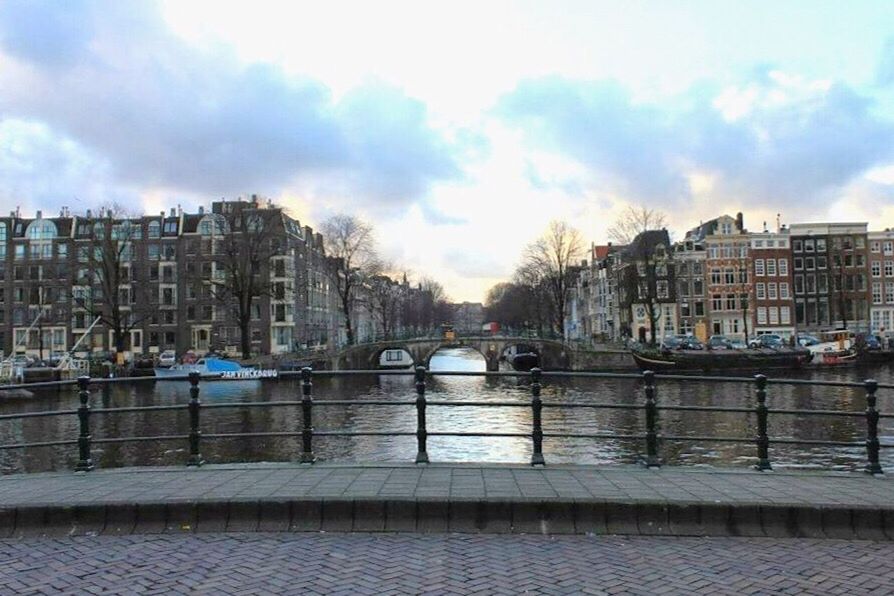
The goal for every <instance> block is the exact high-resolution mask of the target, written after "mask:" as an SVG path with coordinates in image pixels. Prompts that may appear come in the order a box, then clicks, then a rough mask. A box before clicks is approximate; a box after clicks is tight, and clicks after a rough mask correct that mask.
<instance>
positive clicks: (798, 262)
mask: <svg viewBox="0 0 894 596" xmlns="http://www.w3.org/2000/svg"><path fill="white" fill-rule="evenodd" d="M803 269H804V259H803V258H801V257H795V271H801V270H803Z"/></svg>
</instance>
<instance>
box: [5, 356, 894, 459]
mask: <svg viewBox="0 0 894 596" xmlns="http://www.w3.org/2000/svg"><path fill="white" fill-rule="evenodd" d="M431 367H432V370H484V361H483V360H481V357H480V356H479V355H477V354H475V353H468V352H464V351H463V350H445V351H442V352H439V353H438V354H437V355H436V356H435V357H434V358H433V359H432V363H431ZM867 376H871V377H874V378H876V379H877V380H878V381H879V382H882V383H894V371H892V370H891V368H877V369H873V370H868V371H866V370H856V369H838V370H829V371H811V372H807V373H801V374H800V375H799V377H798V378H806V379H813V380H838V381H860V380H862V379H863V378H865V377H867ZM300 393H301V387H300V381H299V380H298V379H289V380H280V381H265V382H261V381H233V382H213V383H203V384H202V391H201V399H202V403H203V404H205V405H207V404H215V403H225V402H240V401H247V402H273V401H289V400H298V399H300ZM427 397H428V399H430V400H437V399H443V400H476V401H510V400H519V401H523V402H527V401H529V400H530V383H529V381H528V379H513V378H508V377H507V378H481V377H441V378H434V379H429V381H428V389H427ZM878 397H879V400H878V401H879V410H881V411H882V412H883V413H891V412H894V391H891V390H879V392H878ZM314 398H315V399H319V400H323V399H344V400H354V399H383V400H412V399H414V398H415V390H414V385H413V379H412V377H387V376H377V377H373V376H370V377H351V378H340V379H325V378H319V379H315V381H314ZM542 398H543V400H544V401H547V402H587V401H590V402H608V403H623V404H632V403H642V401H643V395H642V387H641V383H640V382H639V381H635V380H627V379H622V380H611V379H558V378H557V379H553V378H547V379H544V383H543V391H542ZM658 400H659V403H660V404H663V405H698V406H708V405H726V406H746V407H752V406H753V405H754V397H753V387H750V386H745V385H734V384H709V383H696V382H691V381H687V382H674V381H659V384H658ZM188 401H189V389H188V386H187V385H186V383H181V382H170V381H169V382H159V383H151V382H150V383H145V382H144V383H140V384H134V385H123V384H121V385H114V386H105V387H102V388H97V389H96V390H95V391H93V393H92V397H91V405H92V406H93V407H94V408H99V407H126V406H150V405H164V404H185V403H187V402H188ZM77 405H78V400H77V393H76V392H75V391H70V390H64V391H42V392H37V393H36V394H35V396H34V397H33V398H30V399H5V400H4V401H3V402H2V403H0V414H11V413H14V412H24V411H33V410H64V409H75V408H76V407H77ZM768 405H769V406H770V407H771V408H789V409H835V410H844V411H851V412H863V411H864V409H865V407H866V403H865V398H864V393H863V391H862V389H849V388H837V387H821V388H818V387H805V386H795V387H792V386H770V387H769V389H768ZM201 416H202V420H201V426H202V430H203V432H205V433H206V434H210V433H238V432H276V431H278V432H284V431H285V432H288V431H299V430H300V429H301V412H300V408H298V407H293V406H283V407H275V408H241V409H229V408H226V409H219V410H210V409H205V410H203V411H202V414H201ZM543 417H544V422H543V424H544V431H545V432H546V433H549V432H582V433H617V434H627V433H642V432H644V421H643V415H642V412H641V411H630V410H609V409H600V410H595V409H589V408H576V409H556V408H552V409H551V408H546V409H544V413H543ZM659 418H660V425H661V432H662V433H663V434H666V435H687V436H705V435H717V436H728V437H743V438H752V437H753V436H754V434H755V417H754V414H751V413H747V414H746V413H721V412H670V411H662V412H660V417H659ZM91 426H92V432H93V436H94V437H95V438H100V437H109V438H111V437H118V436H125V435H134V436H154V435H165V434H168V435H170V434H176V435H185V434H186V433H187V432H188V427H189V415H188V413H187V411H186V410H185V409H184V410H178V411H167V412H136V413H121V414H95V415H93V416H91ZM314 426H315V428H316V429H317V430H318V431H324V430H351V431H384V430H390V431H408V432H415V430H416V413H415V408H413V407H412V406H363V405H357V406H347V407H342V406H337V407H336V406H332V407H315V408H314ZM428 430H429V431H430V432H435V431H466V432H486V431H490V432H521V433H529V432H530V430H531V410H530V408H527V407H526V408H508V407H494V408H475V407H435V406H430V407H429V408H428ZM865 432H866V421H865V419H864V418H863V417H862V416H859V417H847V418H845V417H829V416H796V415H781V414H777V415H771V417H770V431H769V434H770V436H771V438H772V437H777V438H797V439H809V440H832V441H863V440H864V439H865ZM879 435H880V438H881V441H882V443H883V444H884V443H887V444H894V419H892V418H883V419H882V420H881V423H880V430H879ZM76 437H77V419H76V417H75V416H73V415H69V416H58V417H45V418H35V419H29V420H16V421H6V420H0V443H2V444H11V443H24V442H37V441H49V440H64V439H74V438H76ZM659 448H660V454H661V457H662V459H663V461H665V462H666V463H669V464H685V465H716V466H734V467H745V466H748V465H750V464H753V463H754V460H755V447H754V444H753V443H716V442H711V443H706V442H694V441H662V442H661V444H660V446H659ZM543 449H544V455H545V457H546V461H547V463H587V464H620V463H631V462H634V461H636V460H637V459H638V458H639V457H641V455H642V452H643V449H644V445H643V442H642V441H632V440H619V439H567V438H547V439H545V440H544V448H543ZM300 450H301V446H300V438H299V437H262V438H251V439H217V440H212V439H205V440H203V441H202V455H203V456H204V458H205V460H206V461H208V462H210V463H225V462H246V461H296V460H297V458H298V455H299V453H300ZM314 450H315V451H316V455H317V458H318V461H321V462H323V461H325V462H412V461H413V459H414V457H415V454H416V441H415V438H414V437H376V436H372V437H370V436H365V437H316V438H315V441H314ZM428 453H429V457H430V459H431V461H433V462H438V461H441V462H460V461H473V462H515V463H526V462H528V461H529V460H530V454H531V441H530V440H529V439H522V438H496V437H488V438H478V437H429V443H428ZM187 454H188V445H187V441H186V440H185V439H180V440H167V441H146V442H139V443H125V444H105V445H94V448H93V457H94V460H95V461H96V464H97V466H99V467H102V468H111V467H120V466H146V465H183V464H184V463H185V462H186V458H187ZM881 457H882V465H883V467H884V468H885V469H886V471H894V448H888V449H882V455H881ZM770 458H771V462H772V463H773V465H774V466H775V467H788V466H797V467H812V468H825V469H837V470H857V469H861V468H862V467H863V466H864V465H865V462H866V450H865V448H864V447H853V448H851V447H829V446H811V445H773V444H772V442H771V448H770ZM76 461H77V447H76V446H75V445H72V446H67V447H44V448H31V449H28V450H22V449H12V450H2V451H0V470H2V472H3V473H10V472H21V471H28V472H37V471H46V470H58V469H73V468H74V465H75V463H76Z"/></svg>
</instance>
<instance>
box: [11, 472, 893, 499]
mask: <svg viewBox="0 0 894 596" xmlns="http://www.w3.org/2000/svg"><path fill="white" fill-rule="evenodd" d="M892 495H894V484H892V480H891V479H889V478H887V477H885V476H876V477H873V476H869V475H867V474H862V473H842V472H838V473H835V472H824V473H816V472H785V471H774V472H764V473H761V472H755V471H752V470H747V469H742V470H722V469H721V470H716V469H691V468H690V469H687V468H669V467H667V468H661V469H645V468H641V467H638V466H617V467H597V466H550V467H546V468H531V467H530V466H510V465H490V466H487V465H444V464H441V465H438V464H433V465H431V466H425V467H420V466H412V465H410V466H377V465H368V466H338V465H315V466H300V465H295V464H242V465H214V466H204V467H202V468H198V469H196V468H122V469H113V470H96V471H93V472H90V473H87V474H74V473H71V472H54V473H43V474H14V475H10V476H4V477H0V507H11V506H16V505H20V504H32V505H33V504H59V503H66V504H68V505H76V504H81V503H103V502H121V501H127V502H141V501H143V502H146V501H159V500H180V501H183V500H196V501H200V500H208V499H216V500H221V499H223V500H226V499H270V498H274V499H275V498H294V497H312V498H324V499H325V498H342V499H344V498H349V499H350V498H371V497H380V498H435V499H442V498H443V499H454V498H466V499H468V498H488V499H490V498H494V499H519V498H520V499H568V500H580V499H583V500H593V499H596V500H603V501H604V500H619V501H624V502H626V503H630V502H637V501H654V500H662V501H666V502H675V501H676V502H680V501H685V502H707V503H715V502H724V503H731V504H735V503H753V504H768V503H785V504H810V505H816V506H820V505H846V506H875V507H890V506H891V504H892V500H894V497H892Z"/></svg>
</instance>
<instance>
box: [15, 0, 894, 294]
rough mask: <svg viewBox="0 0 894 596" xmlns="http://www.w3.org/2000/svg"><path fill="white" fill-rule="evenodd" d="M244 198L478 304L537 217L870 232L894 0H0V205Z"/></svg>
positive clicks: (887, 97)
mask: <svg viewBox="0 0 894 596" xmlns="http://www.w3.org/2000/svg"><path fill="white" fill-rule="evenodd" d="M252 193H256V194H259V195H262V196H266V197H271V198H272V199H274V200H275V201H276V202H278V203H279V204H281V205H283V206H285V207H287V208H288V209H289V211H290V213H291V214H292V215H294V216H295V217H297V218H298V219H300V220H301V222H302V223H303V224H308V225H311V226H314V227H318V226H319V224H320V223H321V222H323V221H324V220H325V219H326V218H327V217H329V216H331V215H332V214H335V213H349V214H353V215H357V216H359V217H362V218H365V219H367V220H368V221H370V222H371V223H372V224H373V225H374V227H375V229H376V235H377V242H378V245H379V247H380V248H381V250H382V251H383V252H384V253H385V254H386V256H387V257H389V259H390V260H391V261H393V262H394V263H395V265H396V268H397V269H399V270H400V271H407V272H408V273H409V275H410V277H411V278H415V279H419V278H420V277H422V276H430V277H433V278H435V279H437V280H439V281H441V283H443V284H444V286H445V287H446V289H447V293H448V294H449V295H450V297H451V298H452V299H454V300H457V301H463V300H469V301H481V300H483V299H484V297H485V294H486V292H487V289H488V288H489V287H490V286H492V285H493V284H494V283H497V282H499V281H504V280H506V279H507V278H509V277H510V276H511V275H512V272H513V269H514V268H515V266H516V265H517V264H518V262H519V259H520V255H521V252H522V250H523V248H524V246H525V245H526V244H527V243H529V242H531V241H533V240H534V239H536V238H537V237H538V236H539V235H540V234H541V233H542V232H543V231H544V229H545V228H546V226H547V225H548V223H549V221H550V220H552V219H563V220H567V221H568V222H570V223H571V224H573V225H574V226H575V227H577V228H578V229H579V230H580V232H581V234H582V236H583V238H584V239H585V240H586V241H587V243H588V244H589V243H590V242H595V243H597V244H599V243H605V242H606V240H607V237H606V231H607V229H608V228H609V226H610V225H611V224H612V222H613V221H614V220H615V219H616V218H617V217H618V216H619V215H620V213H621V212H622V211H623V210H624V209H625V207H627V206H628V205H642V206H647V207H650V208H655V209H658V210H661V211H663V212H665V213H666V214H667V215H668V222H669V227H670V229H671V232H672V234H673V235H675V236H676V237H681V236H682V235H683V233H685V231H686V230H687V229H690V228H692V227H694V226H696V225H698V224H699V222H701V221H704V220H707V219H711V218H714V217H717V216H718V215H721V214H723V213H729V214H734V213H735V212H737V211H743V212H744V214H745V223H746V227H748V228H749V229H751V230H756V231H759V230H761V229H763V225H764V222H766V223H767V225H768V226H770V227H773V226H774V225H775V222H776V218H777V214H778V215H779V217H780V219H781V221H782V222H783V223H794V222H805V221H866V222H868V223H869V225H870V228H871V229H881V228H885V227H892V226H894V5H892V4H891V2H889V1H888V0H884V1H879V2H872V1H869V0H865V1H861V2H854V3H842V2H824V1H821V0H811V1H805V2H798V1H786V2H760V1H756V2H747V3H745V2H723V1H716V0H714V1H712V0H705V1H702V2H698V1H685V0H670V1H667V2H657V1H655V2H638V1H631V0H627V1H623V2H622V1H617V2H599V1H571V0H568V1H561V0H557V1H551V2H546V1H542V2H525V1H521V0H519V1H516V2H502V1H498V0H491V1H488V2H480V1H479V2H466V1H462V0H453V1H451V2H441V3H435V2H422V1H409V2H396V1H387V0H380V1H378V2H360V1H358V2H344V1H327V2H295V1H292V2H273V1H268V0H252V1H250V2H235V1H227V0H201V1H200V0H195V1H189V0H172V1H149V0H146V1H132V0H118V1H111V0H110V1H107V2H95V1H91V0H66V1H62V0H58V1H55V2H52V1H47V0H30V1H27V0H0V208H2V209H3V211H4V212H5V211H9V210H12V209H15V208H16V207H20V208H21V209H22V211H23V212H24V213H25V214H33V213H34V211H35V210H37V209H42V210H43V211H44V212H45V213H55V212H58V210H59V209H60V208H61V207H62V206H68V207H70V208H71V209H72V210H73V211H75V212H83V211H85V210H86V209H87V208H91V207H98V206H100V205H104V204H109V203H111V202H118V203H122V204H124V205H127V206H129V207H130V208H131V209H132V210H136V211H145V212H149V213H154V212H158V211H160V210H162V209H169V208H170V207H173V206H176V205H182V206H183V208H184V209H189V210H194V209H195V208H196V207H197V206H199V205H207V204H210V202H211V201H212V200H217V199H219V198H221V197H225V198H227V199H234V198H237V197H239V196H248V195H250V194H252Z"/></svg>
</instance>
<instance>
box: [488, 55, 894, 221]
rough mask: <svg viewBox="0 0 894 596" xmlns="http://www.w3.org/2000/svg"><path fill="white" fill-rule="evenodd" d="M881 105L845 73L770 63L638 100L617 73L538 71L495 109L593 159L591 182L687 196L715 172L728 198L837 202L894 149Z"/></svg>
mask: <svg viewBox="0 0 894 596" xmlns="http://www.w3.org/2000/svg"><path fill="white" fill-rule="evenodd" d="M874 107H875V106H874V104H873V101H872V100H871V99H870V98H869V97H866V96H863V95H860V94H859V93H857V92H855V91H854V90H853V89H851V88H849V87H847V86H846V85H843V84H831V83H828V82H826V81H804V80H801V79H799V78H797V77H790V76H786V75H784V74H782V73H779V72H777V71H774V70H772V69H769V68H761V69H756V70H755V71H754V72H753V73H752V74H751V76H750V77H749V78H747V79H746V80H744V81H743V82H742V83H741V84H740V85H737V86H735V87H728V88H725V89H719V88H718V87H717V86H716V85H710V84H701V85H696V86H693V87H692V88H691V89H689V90H688V91H687V92H686V93H685V94H683V95H682V96H680V97H675V98H671V99H669V100H667V101H665V102H664V103H662V104H643V103H638V102H636V101H634V100H633V98H632V96H631V94H630V93H629V92H628V91H627V90H626V89H624V88H623V87H622V86H621V85H620V84H618V83H617V82H614V81H597V82H592V81H578V80H571V79H565V78H561V77H545V78H539V79H530V80H525V81H522V82H521V83H519V85H518V86H517V87H516V89H515V90H513V91H512V92H511V93H509V94H507V95H505V96H503V97H502V98H501V99H500V100H499V102H498V104H497V106H496V109H495V113H496V114H497V115H498V117H499V118H501V119H502V120H503V121H504V122H505V123H507V124H508V125H509V126H511V127H513V128H516V129H518V130H521V131H523V135H524V138H525V139H526V140H527V142H528V143H529V144H530V145H531V146H536V147H546V148H549V149H551V150H552V151H554V152H557V153H559V154H562V155H565V156H567V157H570V158H572V159H574V160H576V161H577V162H579V163H580V164H582V165H583V166H585V167H586V168H587V169H588V172H589V177H588V179H587V180H586V181H585V182H586V185H587V186H589V187H590V188H596V189H600V190H607V191H609V192H613V193H616V194H618V195H620V196H623V197H625V198H627V199H629V200H633V201H638V202H642V203H646V204H649V205H659V206H663V207H666V208H676V207H680V206H683V205H685V204H686V203H688V201H689V199H691V198H692V196H693V192H694V190H693V188H692V187H691V185H690V179H691V177H692V176H693V175H699V176H702V177H710V178H711V179H712V180H713V188H712V192H714V193H716V194H717V195H719V196H718V198H736V199H740V200H747V201H749V202H753V203H755V204H759V205H770V204H778V203H779V202H782V203H785V204H788V205H791V206H795V205H798V204H799V203H803V202H805V201H808V200H809V201H819V202H820V203H824V204H829V203H830V202H831V201H832V200H834V198H835V197H836V196H837V194H838V193H840V192H841V189H842V188H844V187H845V186H846V185H847V184H848V183H849V182H850V181H852V180H853V179H854V178H855V177H856V176H858V175H859V174H861V173H862V172H865V171H866V170H868V169H869V168H871V167H873V166H875V165H878V164H882V163H885V162H886V160H888V159H890V158H891V157H892V156H894V124H892V122H890V121H888V120H884V119H882V118H880V117H879V116H877V115H875V113H874ZM534 182H539V180H538V179H536V178H534V179H532V184H533V183H534Z"/></svg>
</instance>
